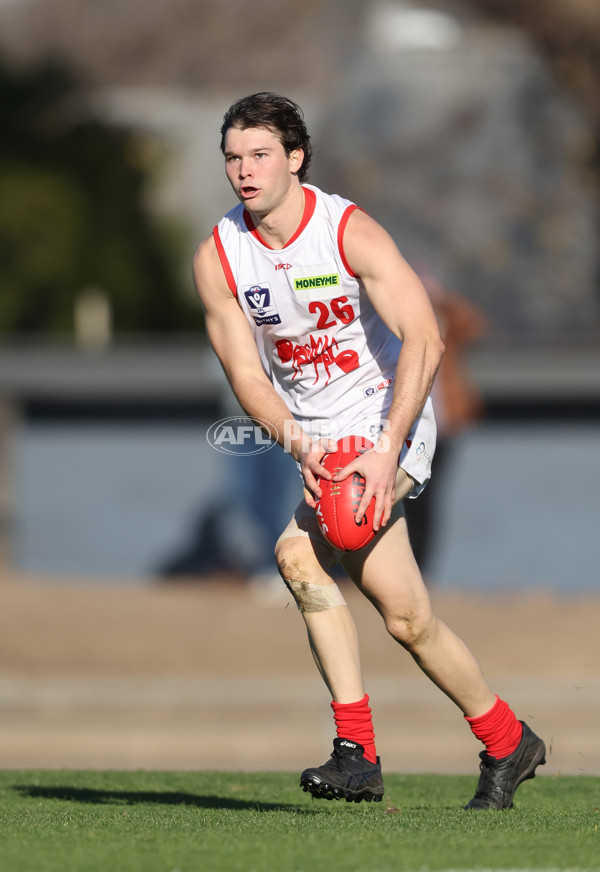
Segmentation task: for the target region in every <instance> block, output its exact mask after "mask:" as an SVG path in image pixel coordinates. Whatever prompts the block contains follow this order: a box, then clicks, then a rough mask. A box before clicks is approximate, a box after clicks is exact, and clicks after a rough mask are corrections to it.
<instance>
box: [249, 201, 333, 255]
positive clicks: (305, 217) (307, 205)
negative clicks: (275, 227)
mask: <svg viewBox="0 0 600 872" xmlns="http://www.w3.org/2000/svg"><path fill="white" fill-rule="evenodd" d="M302 190H303V191H304V212H303V214H302V220H301V221H300V224H299V225H298V227H297V228H296V231H295V233H294V234H293V236H292V237H290V239H288V241H287V242H286V244H285V245H284V246H283V247H284V248H287V247H288V245H291V244H292V242H295V241H296V239H298V237H299V236H300V234H301V233H302V231H303V230H304V229H305V228H306V226H307V224H308V222H309V221H310V219H311V218H312V216H313V215H314V213H315V207H316V205H317V195H316V194H315V192H314V191H312V190H311V189H310V188H304V187H303V188H302ZM244 223H245V225H246V228H247V229H248V231H249V232H250V233H251V234H252V236H254V238H255V239H258V241H259V242H260V243H261V245H264V247H265V248H268V249H270V250H271V251H273V247H272V246H270V245H269V244H268V243H267V242H265V240H264V239H263V238H262V236H261V235H260V233H259V232H258V230H257V229H256V227H255V226H254V222H253V221H252V218H251V217H250V213H249V212H248V210H247V209H244Z"/></svg>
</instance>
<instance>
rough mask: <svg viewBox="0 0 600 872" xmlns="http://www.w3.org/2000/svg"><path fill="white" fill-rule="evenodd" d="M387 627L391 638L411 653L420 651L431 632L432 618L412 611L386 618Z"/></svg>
mask: <svg viewBox="0 0 600 872" xmlns="http://www.w3.org/2000/svg"><path fill="white" fill-rule="evenodd" d="M385 626H386V629H387V631H388V633H389V634H390V636H392V638H393V639H395V640H396V642H399V643H400V645H402V647H403V648H406V650H407V651H411V652H415V651H418V649H419V648H420V647H421V646H422V645H423V644H424V643H425V642H426V641H427V639H428V638H429V635H430V632H431V621H430V618H429V617H428V616H425V615H421V614H418V613H416V612H411V611H407V612H406V613H405V614H401V615H400V614H393V615H391V616H388V617H386V618H385Z"/></svg>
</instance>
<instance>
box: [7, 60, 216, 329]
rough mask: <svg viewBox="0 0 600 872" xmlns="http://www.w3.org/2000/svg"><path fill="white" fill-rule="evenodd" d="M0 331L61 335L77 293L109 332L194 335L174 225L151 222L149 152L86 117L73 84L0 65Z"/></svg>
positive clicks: (61, 74)
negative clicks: (91, 300) (106, 320)
mask: <svg viewBox="0 0 600 872" xmlns="http://www.w3.org/2000/svg"><path fill="white" fill-rule="evenodd" d="M0 105H2V107H3V110H2V114H3V128H4V132H3V137H2V140H1V142H0V260H1V262H2V271H1V273H0V333H4V334H6V333H19V334H35V335H47V334H51V333H61V334H64V333H65V332H71V331H72V329H73V316H74V307H75V302H76V300H77V298H78V296H79V295H80V294H81V293H82V291H84V290H85V289H86V288H89V287H95V288H101V289H102V290H103V292H104V293H105V294H106V296H107V298H108V300H109V301H110V305H111V309H112V323H113V327H114V329H115V332H117V333H132V332H168V331H187V330H198V329H200V328H201V327H202V323H203V318H202V313H201V309H200V306H199V305H197V304H196V301H195V299H194V296H193V293H192V292H191V287H190V286H188V288H187V289H186V287H185V280H184V276H183V275H182V271H181V267H180V264H181V258H180V257H179V256H178V254H179V252H178V249H179V248H180V245H181V241H180V239H179V238H178V237H177V233H176V232H175V231H174V229H173V228H167V227H165V226H163V225H161V224H159V223H158V222H157V221H156V220H153V218H152V217H151V214H150V212H149V210H148V208H147V195H148V188H149V184H150V181H151V175H152V171H153V170H154V169H155V166H154V164H155V163H156V157H155V156H154V155H155V153H156V150H155V149H152V148H149V147H148V145H149V143H148V140H147V139H146V138H144V137H142V136H140V134H138V133H134V132H132V131H129V130H126V129H122V128H117V127H115V126H112V125H109V124H107V123H106V122H104V121H101V120H99V119H96V118H93V117H91V115H90V114H89V112H88V111H87V110H86V108H85V103H84V102H83V99H82V97H81V92H80V91H79V87H78V84H77V82H76V81H75V80H74V78H73V77H72V75H71V74H70V73H69V72H67V71H66V70H65V69H64V68H61V67H59V66H57V65H54V64H45V65H44V66H41V67H37V68H34V69H31V68H28V69H27V70H24V71H18V72H17V71H16V70H13V69H10V68H8V67H7V66H4V65H2V64H1V63H0Z"/></svg>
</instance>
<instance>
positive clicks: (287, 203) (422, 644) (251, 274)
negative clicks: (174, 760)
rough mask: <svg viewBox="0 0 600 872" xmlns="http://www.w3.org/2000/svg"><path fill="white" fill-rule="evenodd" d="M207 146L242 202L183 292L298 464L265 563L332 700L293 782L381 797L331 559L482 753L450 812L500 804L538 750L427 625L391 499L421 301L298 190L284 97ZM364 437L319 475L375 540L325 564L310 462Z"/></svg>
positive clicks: (428, 333)
mask: <svg viewBox="0 0 600 872" xmlns="http://www.w3.org/2000/svg"><path fill="white" fill-rule="evenodd" d="M221 150H222V152H223V154H224V157H225V172H226V175H227V178H228V180H229V182H230V184H231V186H232V188H233V190H234V192H235V195H236V197H237V198H238V200H239V201H240V203H239V204H238V205H237V206H236V207H235V208H233V209H232V210H231V211H230V212H228V213H227V215H226V216H225V217H224V218H222V219H221V221H220V222H219V224H218V225H217V227H215V229H214V231H213V234H212V235H211V236H210V237H209V238H208V239H206V240H204V241H203V242H202V243H201V244H200V246H199V248H198V250H197V252H196V256H195V258H194V277H195V282H196V287H197V289H198V293H199V296H200V299H201V301H202V304H203V306H204V310H205V316H206V328H207V332H208V336H209V339H210V341H211V344H212V346H213V349H214V350H215V353H216V354H217V356H218V358H219V360H220V362H221V364H222V366H223V369H224V371H225V374H226V375H227V378H228V379H229V382H230V384H231V386H232V388H233V391H234V393H235V395H236V397H237V399H238V401H239V403H240V405H241V406H242V408H243V409H244V410H245V412H246V413H247V414H248V415H250V416H251V417H253V418H255V419H260V420H261V422H263V424H264V426H265V429H266V430H267V431H268V433H269V435H270V436H271V438H273V439H276V440H277V441H278V442H279V443H280V444H281V445H282V446H283V447H285V448H286V449H287V450H288V451H289V452H290V453H291V454H292V456H293V457H294V459H295V460H296V463H297V465H298V468H299V470H300V471H301V475H302V479H303V481H304V486H305V487H304V500H303V501H302V502H301V503H300V504H299V505H298V507H297V509H296V512H295V514H294V516H293V518H292V519H291V521H290V522H289V524H288V526H287V527H286V529H285V530H284V532H283V533H282V534H281V536H280V538H279V540H278V542H277V545H276V557H277V563H278V568H279V571H280V573H281V575H282V578H283V579H284V581H285V583H286V585H287V587H288V588H289V590H290V592H291V593H292V596H293V597H294V599H295V600H296V602H297V604H298V607H299V609H300V612H301V614H302V616H303V618H304V621H305V624H306V628H307V632H308V637H309V644H310V649H311V652H312V654H313V656H314V658H315V661H316V664H317V667H318V669H319V671H320V673H321V675H322V677H323V679H324V681H325V684H326V685H327V687H328V689H329V691H330V693H331V695H332V704H331V705H332V708H333V713H334V719H335V724H336V729H337V737H336V738H335V739H334V750H333V753H332V755H331V758H330V760H328V761H327V762H326V763H325V764H323V765H322V766H316V767H311V768H309V769H306V770H305V771H304V772H303V773H302V775H301V778H300V784H301V786H302V787H303V788H304V790H306V791H309V792H310V793H311V794H312V795H313V796H315V797H317V798H322V799H339V798H345V799H346V800H347V801H355V802H360V801H361V800H363V799H365V800H367V801H371V800H375V801H379V800H381V799H382V797H383V793H384V787H383V778H382V772H381V763H380V759H379V757H378V756H377V753H376V748H375V732H374V729H373V721H372V716H371V708H370V705H369V697H368V695H367V694H366V693H365V689H364V685H363V679H362V670H361V665H360V650H359V643H358V635H357V631H356V626H355V624H354V620H353V618H352V615H351V612H350V609H349V608H348V605H347V603H346V601H345V600H344V598H343V596H342V593H341V591H340V589H339V588H338V586H337V585H336V583H335V581H334V579H333V577H332V575H331V570H332V568H333V566H334V565H335V564H336V563H337V562H338V561H341V563H342V565H343V566H344V569H345V570H346V571H347V572H348V574H349V576H350V578H351V579H352V580H353V581H354V583H355V584H356V585H357V586H358V587H359V589H360V590H361V591H362V592H363V593H364V594H365V595H366V596H367V597H368V598H369V600H370V601H371V602H372V603H373V604H374V605H375V607H376V608H377V610H378V611H379V613H380V614H381V615H382V617H383V619H384V621H385V625H386V628H387V630H388V632H390V634H391V635H392V636H393V638H394V639H396V641H398V642H399V643H400V645H402V646H403V647H404V648H405V649H406V650H407V651H408V652H409V653H410V654H411V655H412V657H413V658H414V660H415V661H416V663H417V664H418V665H419V667H420V668H421V669H422V670H423V672H424V673H425V674H426V675H427V676H428V677H429V678H430V679H431V680H432V681H433V682H434V683H435V684H436V685H437V686H438V687H439V688H440V689H441V690H442V691H443V692H444V693H445V694H446V695H447V696H448V697H449V698H450V699H451V700H452V701H453V702H454V703H455V704H456V705H457V707H458V708H459V709H460V710H461V711H462V713H463V715H464V717H465V718H466V720H467V722H468V724H469V725H470V727H471V730H472V731H473V734H474V735H475V736H476V738H478V739H479V740H481V741H482V742H483V744H484V745H485V750H484V751H482V752H481V754H480V759H481V763H480V770H481V774H480V779H479V783H478V786H477V790H476V792H475V795H474V797H473V798H472V799H471V800H470V802H469V803H468V804H467V806H466V808H469V809H487V808H495V809H502V808H510V807H511V806H512V803H513V796H514V793H515V790H516V789H517V787H518V786H519V784H520V783H521V782H522V781H524V780H525V779H527V778H532V777H533V776H534V774H535V769H536V767H537V766H538V765H541V764H542V763H544V762H545V750H546V749H545V745H544V742H543V741H542V740H541V739H540V738H539V737H538V736H536V735H535V733H533V732H532V730H530V728H529V727H528V726H527V724H525V723H524V722H522V721H519V720H517V718H516V716H515V714H514V712H513V711H512V710H511V709H510V707H509V705H508V704H507V703H506V702H505V701H504V700H502V699H500V697H498V696H497V695H496V694H494V693H493V692H492V690H491V689H490V687H489V686H488V684H487V682H486V680H485V678H484V676H483V673H482V671H481V668H480V666H479V664H478V662H477V660H476V659H475V657H474V655H473V654H472V652H471V651H470V650H469V648H468V647H467V646H466V645H465V643H464V642H463V641H462V640H461V639H459V638H458V636H456V635H455V634H454V633H453V632H452V630H450V629H449V628H448V627H447V626H446V625H445V624H444V623H443V622H442V621H441V620H439V618H438V617H437V616H436V615H435V614H434V612H433V610H432V608H431V603H430V599H429V595H428V593H427V590H426V588H425V584H424V582H423V579H422V576H421V573H420V571H419V568H418V566H417V564H416V562H415V560H414V557H413V554H412V550H411V547H410V542H409V537H408V531H407V526H406V519H405V515H404V510H403V499H405V498H410V497H417V496H418V494H419V493H420V492H421V491H422V490H423V488H424V487H425V485H426V483H427V481H428V479H429V477H430V469H431V460H432V458H433V453H434V450H435V421H434V419H433V414H432V407H431V400H430V398H429V393H430V391H431V388H432V385H433V380H434V376H435V373H436V371H437V368H438V366H439V362H440V358H441V355H442V352H443V344H442V341H441V337H440V331H439V327H438V324H437V322H436V318H435V315H434V312H433V309H432V305H431V302H430V300H429V298H428V296H427V293H426V291H425V289H424V287H423V284H422V283H421V281H420V280H419V279H418V277H417V275H416V274H415V273H414V271H413V270H412V269H411V268H410V267H409V266H408V264H407V263H406V261H405V260H404V258H403V257H402V256H401V254H400V252H399V251H398V249H397V247H396V246H395V244H394V242H393V241H392V239H391V237H390V236H389V234H388V233H387V232H386V231H385V230H384V229H383V228H382V227H381V226H380V225H379V224H378V223H377V222H375V221H374V220H373V219H372V218H370V217H369V216H368V215H366V213H364V212H363V211H362V210H360V209H359V208H358V207H357V206H356V205H355V204H354V203H351V202H350V201H348V200H345V199H343V198H342V197H339V196H337V195H329V194H325V193H324V192H323V191H321V190H319V189H318V188H316V187H314V186H312V185H308V184H307V183H306V177H307V170H308V166H309V163H310V159H311V152H312V149H311V144H310V137H309V135H308V132H307V130H306V126H305V124H304V118H303V114H302V110H301V109H300V107H299V106H297V105H296V104H295V103H294V102H293V101H291V100H288V99H287V98H285V97H281V96H278V95H276V94H271V93H260V94H253V95H251V96H249V97H246V98H243V99H241V100H239V101H237V102H236V103H234V104H233V105H232V106H231V107H230V108H229V110H228V111H227V113H226V114H225V117H224V119H223V124H222V127H221ZM373 385H375V386H376V387H375V388H372V387H370V386H373ZM380 388H381V389H380ZM367 433H368V434H370V435H371V436H372V440H371V441H373V442H375V445H374V446H373V448H371V449H370V450H368V451H366V452H364V453H363V454H361V455H360V456H359V457H357V458H356V459H355V460H353V461H352V462H351V463H350V464H348V465H347V466H346V467H345V468H344V469H342V470H341V471H340V472H339V473H337V474H336V476H334V477H333V478H334V480H335V479H336V478H337V479H338V480H340V479H344V478H347V476H348V475H350V474H351V473H355V472H356V473H359V474H360V475H361V476H362V477H363V478H364V479H365V485H364V494H363V497H362V499H361V502H360V504H359V507H358V510H357V512H356V514H355V519H356V521H357V523H359V522H360V521H361V519H362V517H363V515H364V513H365V511H366V509H367V507H368V506H369V504H370V502H371V499H373V500H374V501H375V502H374V512H373V527H374V529H376V530H380V532H379V535H378V536H376V537H375V539H374V540H373V541H372V542H371V543H370V544H369V545H367V546H366V547H364V548H362V549H360V550H358V551H354V552H346V553H340V552H338V551H336V549H334V548H333V547H332V546H331V545H330V544H329V543H328V542H327V541H326V540H325V538H324V537H323V536H322V535H321V532H320V530H319V526H318V523H317V519H316V515H315V508H316V500H318V499H320V498H321V496H322V491H321V488H320V485H319V478H320V477H324V478H327V479H331V478H332V475H331V473H329V472H328V471H327V469H326V468H325V467H324V466H323V463H322V460H323V458H324V456H325V454H326V453H327V452H328V451H334V450H335V448H336V446H337V440H338V439H340V440H341V439H343V437H344V436H346V435H359V436H360V435H364V436H366V435H367ZM240 656H243V652H240Z"/></svg>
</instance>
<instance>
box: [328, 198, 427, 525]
mask: <svg viewBox="0 0 600 872" xmlns="http://www.w3.org/2000/svg"><path fill="white" fill-rule="evenodd" d="M344 251H345V254H346V257H347V259H348V262H349V264H350V266H351V267H352V269H353V270H354V272H356V273H357V274H358V275H359V276H360V277H361V279H362V281H363V284H364V286H365V290H366V291H367V293H368V295H369V297H370V299H371V301H372V303H373V305H374V306H375V308H376V310H377V312H378V314H379V316H380V318H381V319H382V320H383V321H384V322H385V324H386V325H387V326H388V327H389V328H390V330H392V331H393V332H394V333H395V334H396V336H398V337H399V338H400V339H401V340H402V349H401V352H400V355H399V358H398V365H397V369H396V378H395V383H394V395H393V401H392V404H391V407H390V410H389V413H388V417H387V423H388V428H386V430H385V431H384V432H383V433H382V435H381V437H380V439H379V442H378V443H377V445H376V446H375V449H374V450H372V451H370V452H367V453H365V454H363V455H361V457H360V458H357V459H356V460H355V461H354V462H353V463H352V464H349V465H348V466H347V467H345V468H344V469H343V470H342V471H341V473H339V477H340V478H344V477H346V476H347V475H349V474H350V473H351V472H354V471H358V472H360V474H361V475H363V476H364V477H365V479H366V487H365V492H364V495H363V498H362V500H361V504H360V507H359V510H358V512H357V515H356V517H357V520H360V519H361V518H362V515H363V514H364V511H365V510H366V508H367V506H368V505H369V503H370V502H371V499H372V498H373V497H375V513H374V527H375V529H378V528H379V526H380V525H382V526H384V525H385V524H386V523H387V521H388V520H389V517H390V514H391V510H392V506H393V504H394V500H395V497H396V490H395V488H396V473H397V466H398V458H399V455H400V451H401V450H402V446H403V444H404V441H405V439H406V438H407V436H408V434H409V432H410V430H411V427H412V425H413V423H414V422H415V420H416V419H417V417H418V416H419V414H420V413H421V411H422V409H423V406H424V404H425V401H426V400H427V397H428V396H429V393H430V392H431V388H432V386H433V380H434V378H435V374H436V372H437V369H438V366H439V364H440V360H441V357H442V353H443V350H444V346H443V343H442V340H441V337H440V331H439V327H438V323H437V321H436V318H435V315H434V312H433V308H432V306H431V303H430V301H429V298H428V296H427V292H426V291H425V288H424V287H423V285H422V283H421V281H420V279H419V278H418V277H417V275H416V274H415V273H414V272H413V270H412V269H411V268H410V266H409V265H408V264H407V262H406V261H405V260H404V258H403V257H402V255H401V254H400V252H399V251H398V249H397V247H396V245H395V243H394V241H393V240H392V238H391V237H390V235H389V234H388V233H387V231H385V230H384V229H383V227H381V225H379V224H378V223H377V222H376V221H374V220H373V219H372V218H371V217H370V216H368V215H366V214H365V213H364V212H361V211H359V210H356V211H355V212H353V213H352V215H351V217H350V220H349V221H348V226H347V228H346V232H345V235H344Z"/></svg>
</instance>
